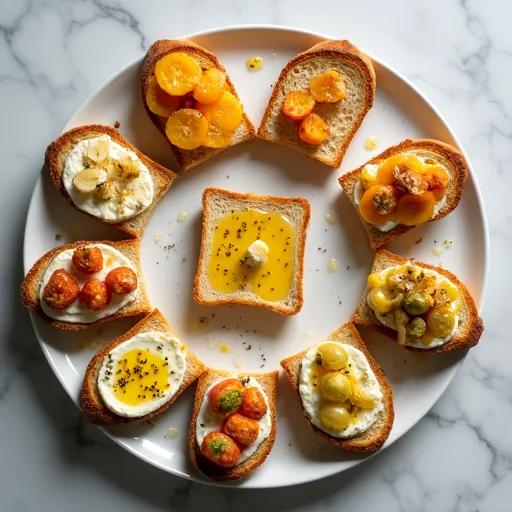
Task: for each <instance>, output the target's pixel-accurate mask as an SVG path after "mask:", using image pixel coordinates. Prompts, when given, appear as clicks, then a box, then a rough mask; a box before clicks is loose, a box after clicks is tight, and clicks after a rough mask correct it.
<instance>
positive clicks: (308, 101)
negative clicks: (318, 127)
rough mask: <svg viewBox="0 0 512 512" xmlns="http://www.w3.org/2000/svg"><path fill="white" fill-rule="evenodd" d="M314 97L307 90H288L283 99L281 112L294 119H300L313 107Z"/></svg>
mask: <svg viewBox="0 0 512 512" xmlns="http://www.w3.org/2000/svg"><path fill="white" fill-rule="evenodd" d="M315 103H316V102H315V98H314V97H313V95H312V94H311V93H310V92H308V91H292V92H289V93H288V94H287V95H286V96H285V97H284V100H283V104H282V106H281V109H282V111H283V114H284V115H285V116H286V117H289V118H290V119H293V120H294V121H302V120H303V119H304V118H306V117H307V116H309V114H311V112H313V109H314V108H315Z"/></svg>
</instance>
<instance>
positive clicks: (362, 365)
mask: <svg viewBox="0 0 512 512" xmlns="http://www.w3.org/2000/svg"><path fill="white" fill-rule="evenodd" d="M327 342H328V343H337V344H338V345H341V346H342V347H343V348H344V349H345V350H346V351H347V355H348V364H349V365H351V366H350V372H351V376H352V377H353V378H354V379H355V380H356V382H357V385H358V386H359V387H360V388H361V389H362V390H363V391H364V392H365V393H366V395H367V396H368V398H371V399H372V400H374V401H375V407H373V408H372V409H359V408H358V409H359V410H358V412H357V418H356V419H352V420H351V422H350V425H349V426H348V427H347V428H346V429H345V430H342V431H334V430H330V429H328V428H327V427H326V426H325V425H324V424H323V423H322V421H321V420H320V410H321V409H322V407H323V406H324V405H326V404H328V403H332V402H330V401H329V400H327V399H326V398H325V397H324V396H323V395H322V393H321V391H320V389H319V386H317V387H314V386H313V384H312V374H313V372H314V370H315V368H316V367H317V363H316V360H315V357H316V353H317V351H318V347H319V346H321V345H323V343H327ZM299 392H300V397H301V400H302V406H303V407H304V410H305V411H306V413H307V415H308V416H309V419H310V421H311V423H313V425H315V426H316V427H318V428H319V429H320V430H323V431H324V432H326V433H327V434H329V435H331V436H333V437H338V438H342V439H345V438H349V437H354V436H357V435H358V434H361V433H363V432H365V431H366V430H368V429H369V428H370V427H371V426H372V425H373V424H374V423H375V422H376V421H377V418H378V417H379V414H380V412H381V411H382V410H383V409H384V403H383V401H382V392H381V390H380V386H379V381H378V380H377V377H375V374H374V373H373V370H372V369H371V367H370V364H369V363H368V360H367V359H366V357H365V355H364V354H363V353H362V352H361V351H360V350H358V349H357V348H355V347H353V346H352V345H347V344H345V343H340V342H338V341H332V340H325V342H322V343H320V344H318V345H315V346H314V347H311V348H310V349H309V350H308V351H307V352H306V355H305V356H304V358H303V359H302V365H301V370H300V383H299Z"/></svg>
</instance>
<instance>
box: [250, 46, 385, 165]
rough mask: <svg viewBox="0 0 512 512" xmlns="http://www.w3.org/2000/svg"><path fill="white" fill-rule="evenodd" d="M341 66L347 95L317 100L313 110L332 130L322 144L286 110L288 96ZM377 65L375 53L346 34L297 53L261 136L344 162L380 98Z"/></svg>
mask: <svg viewBox="0 0 512 512" xmlns="http://www.w3.org/2000/svg"><path fill="white" fill-rule="evenodd" d="M330 71H335V72H337V73H339V74H340V75H341V76H342V77H343V80H344V84H345V95H344V98H343V99H341V100H339V101H336V102H334V103H329V102H317V103H316V104H315V106H314V108H313V110H312V113H313V114H316V115H318V116H320V118H321V119H323V121H324V122H325V123H326V124H327V126H328V130H329V132H330V134H329V135H328V136H327V138H326V139H325V140H324V141H323V142H321V143H320V144H312V143H307V142H304V140H302V139H301V137H300V136H299V126H298V124H297V122H296V121H295V120H293V119H290V118H289V117H287V116H286V115H285V114H284V113H283V101H284V99H285V96H286V95H287V94H288V93H290V92H293V91H307V92H309V91H310V85H311V80H312V79H314V78H315V77H317V76H319V75H320V74H323V73H326V72H330ZM375 84H376V82H375V71H374V69H373V66H372V62H371V60H370V58H369V57H368V56H367V55H365V54H364V53H363V52H361V51H360V50H359V49H358V48H356V47H355V46H354V45H353V44H351V43H350V42H349V41H346V40H335V41H323V42H321V43H318V44H316V45H315V46H313V47H311V48H310V49H309V50H306V51H305V52H302V53H300V54H299V55H297V56H296V57H294V58H293V59H292V60H291V61H290V62H289V63H288V64H287V65H286V67H285V68H284V69H283V71H282V72H281V74H280V75H279V78H278V80H277V82H276V84H275V86H274V89H273V92H272V95H271V97H270V101H269V103H268V106H267V108H266V110H265V113H264V115H263V119H262V121H261V125H260V127H259V130H258V137H259V138H261V139H265V140H268V141H271V142H276V143H278V144H282V145H283V146H287V147H289V148H291V149H294V150H295V151H299V152H301V153H303V154H305V155H307V156H309V157H311V158H314V159H316V160H318V161H319V162H322V163H324V164H325V165H328V166H330V167H339V166H340V164H341V160H342V159H343V156H344V155H345V152H346V151H347V148H348V146H349V144H350V142H351V141H352V139H353V138H354V135H355V133H356V131H357V130H358V128H359V126H361V123H362V122H363V119H364V117H365V116H366V114H367V113H368V111H369V110H370V109H371V107H372V106H373V102H374V99H375V87H376V85H375Z"/></svg>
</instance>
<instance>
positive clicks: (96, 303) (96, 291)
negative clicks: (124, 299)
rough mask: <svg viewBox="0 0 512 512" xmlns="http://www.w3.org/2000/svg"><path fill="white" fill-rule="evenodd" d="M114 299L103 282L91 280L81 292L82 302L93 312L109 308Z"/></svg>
mask: <svg viewBox="0 0 512 512" xmlns="http://www.w3.org/2000/svg"><path fill="white" fill-rule="evenodd" d="M111 298H112V296H111V294H110V293H109V292H108V290H107V287H106V286H105V283H104V282H103V281H100V280H99V279H91V280H90V281H87V282H86V283H85V284H84V286H83V288H82V291H81V292H80V302H81V303H82V304H83V305H84V306H85V307H86V308H87V309H91V310H92V311H99V310H100V309H103V308H105V307H107V306H108V305H109V303H110V299H111Z"/></svg>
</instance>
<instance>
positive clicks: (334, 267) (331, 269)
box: [327, 258, 338, 272]
mask: <svg viewBox="0 0 512 512" xmlns="http://www.w3.org/2000/svg"><path fill="white" fill-rule="evenodd" d="M327 267H328V268H329V272H336V270H338V262H337V261H336V260H335V259H334V258H331V259H330V260H329V263H328V265H327Z"/></svg>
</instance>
